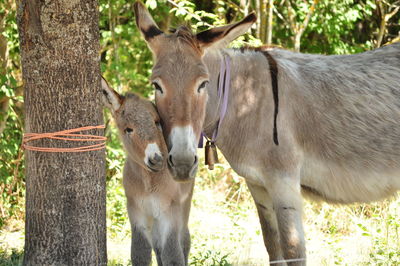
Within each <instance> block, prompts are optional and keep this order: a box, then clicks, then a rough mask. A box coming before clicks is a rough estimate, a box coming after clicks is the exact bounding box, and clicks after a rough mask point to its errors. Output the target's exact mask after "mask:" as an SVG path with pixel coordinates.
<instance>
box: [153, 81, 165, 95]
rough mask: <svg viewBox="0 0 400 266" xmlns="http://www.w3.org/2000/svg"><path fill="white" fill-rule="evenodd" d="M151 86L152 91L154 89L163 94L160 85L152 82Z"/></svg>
mask: <svg viewBox="0 0 400 266" xmlns="http://www.w3.org/2000/svg"><path fill="white" fill-rule="evenodd" d="M151 85H153V87H154V89H155V90H156V91H159V92H161V93H163V89H162V88H161V86H160V85H158V83H157V82H153V83H152V84H151Z"/></svg>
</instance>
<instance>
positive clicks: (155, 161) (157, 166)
mask: <svg viewBox="0 0 400 266" xmlns="http://www.w3.org/2000/svg"><path fill="white" fill-rule="evenodd" d="M146 165H147V167H148V168H149V169H150V170H151V171H153V172H158V171H160V170H162V169H163V168H164V159H163V156H162V155H159V154H157V153H155V154H154V156H153V157H149V159H148V160H147V162H146Z"/></svg>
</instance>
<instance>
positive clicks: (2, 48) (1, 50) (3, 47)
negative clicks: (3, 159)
mask: <svg viewBox="0 0 400 266" xmlns="http://www.w3.org/2000/svg"><path fill="white" fill-rule="evenodd" d="M5 16H6V14H4V13H3V14H0V33H1V32H4V19H5ZM6 68H7V39H6V37H4V36H3V35H2V34H0V77H2V76H4V75H6V72H7V70H6ZM1 85H2V84H1V83H0V86H1ZM9 100H10V99H9V98H8V97H7V96H3V97H0V136H1V134H2V133H3V131H4V129H5V128H6V122H7V118H8V107H9Z"/></svg>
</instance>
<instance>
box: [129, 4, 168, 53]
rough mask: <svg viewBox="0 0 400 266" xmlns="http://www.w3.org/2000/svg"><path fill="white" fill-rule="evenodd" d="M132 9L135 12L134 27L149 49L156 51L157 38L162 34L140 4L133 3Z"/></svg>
mask: <svg viewBox="0 0 400 266" xmlns="http://www.w3.org/2000/svg"><path fill="white" fill-rule="evenodd" d="M133 8H134V10H135V17H136V25H137V27H138V28H139V30H140V32H141V33H142V35H143V37H144V39H145V40H146V41H147V43H148V45H149V48H150V49H151V50H153V51H154V50H155V49H156V41H157V37H158V36H160V35H161V34H163V32H162V31H161V30H160V29H159V28H158V26H157V24H156V23H155V22H154V20H153V17H152V16H151V15H150V13H149V11H148V10H147V8H146V7H145V6H144V4H143V3H142V2H140V1H137V2H135V4H134V5H133Z"/></svg>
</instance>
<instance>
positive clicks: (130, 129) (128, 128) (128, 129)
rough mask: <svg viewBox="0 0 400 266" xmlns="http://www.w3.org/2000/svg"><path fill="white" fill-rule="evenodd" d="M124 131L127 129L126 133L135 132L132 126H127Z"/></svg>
mask: <svg viewBox="0 0 400 266" xmlns="http://www.w3.org/2000/svg"><path fill="white" fill-rule="evenodd" d="M124 131H125V133H126V134H131V133H132V132H133V129H132V128H130V127H127V128H125V130H124Z"/></svg>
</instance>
